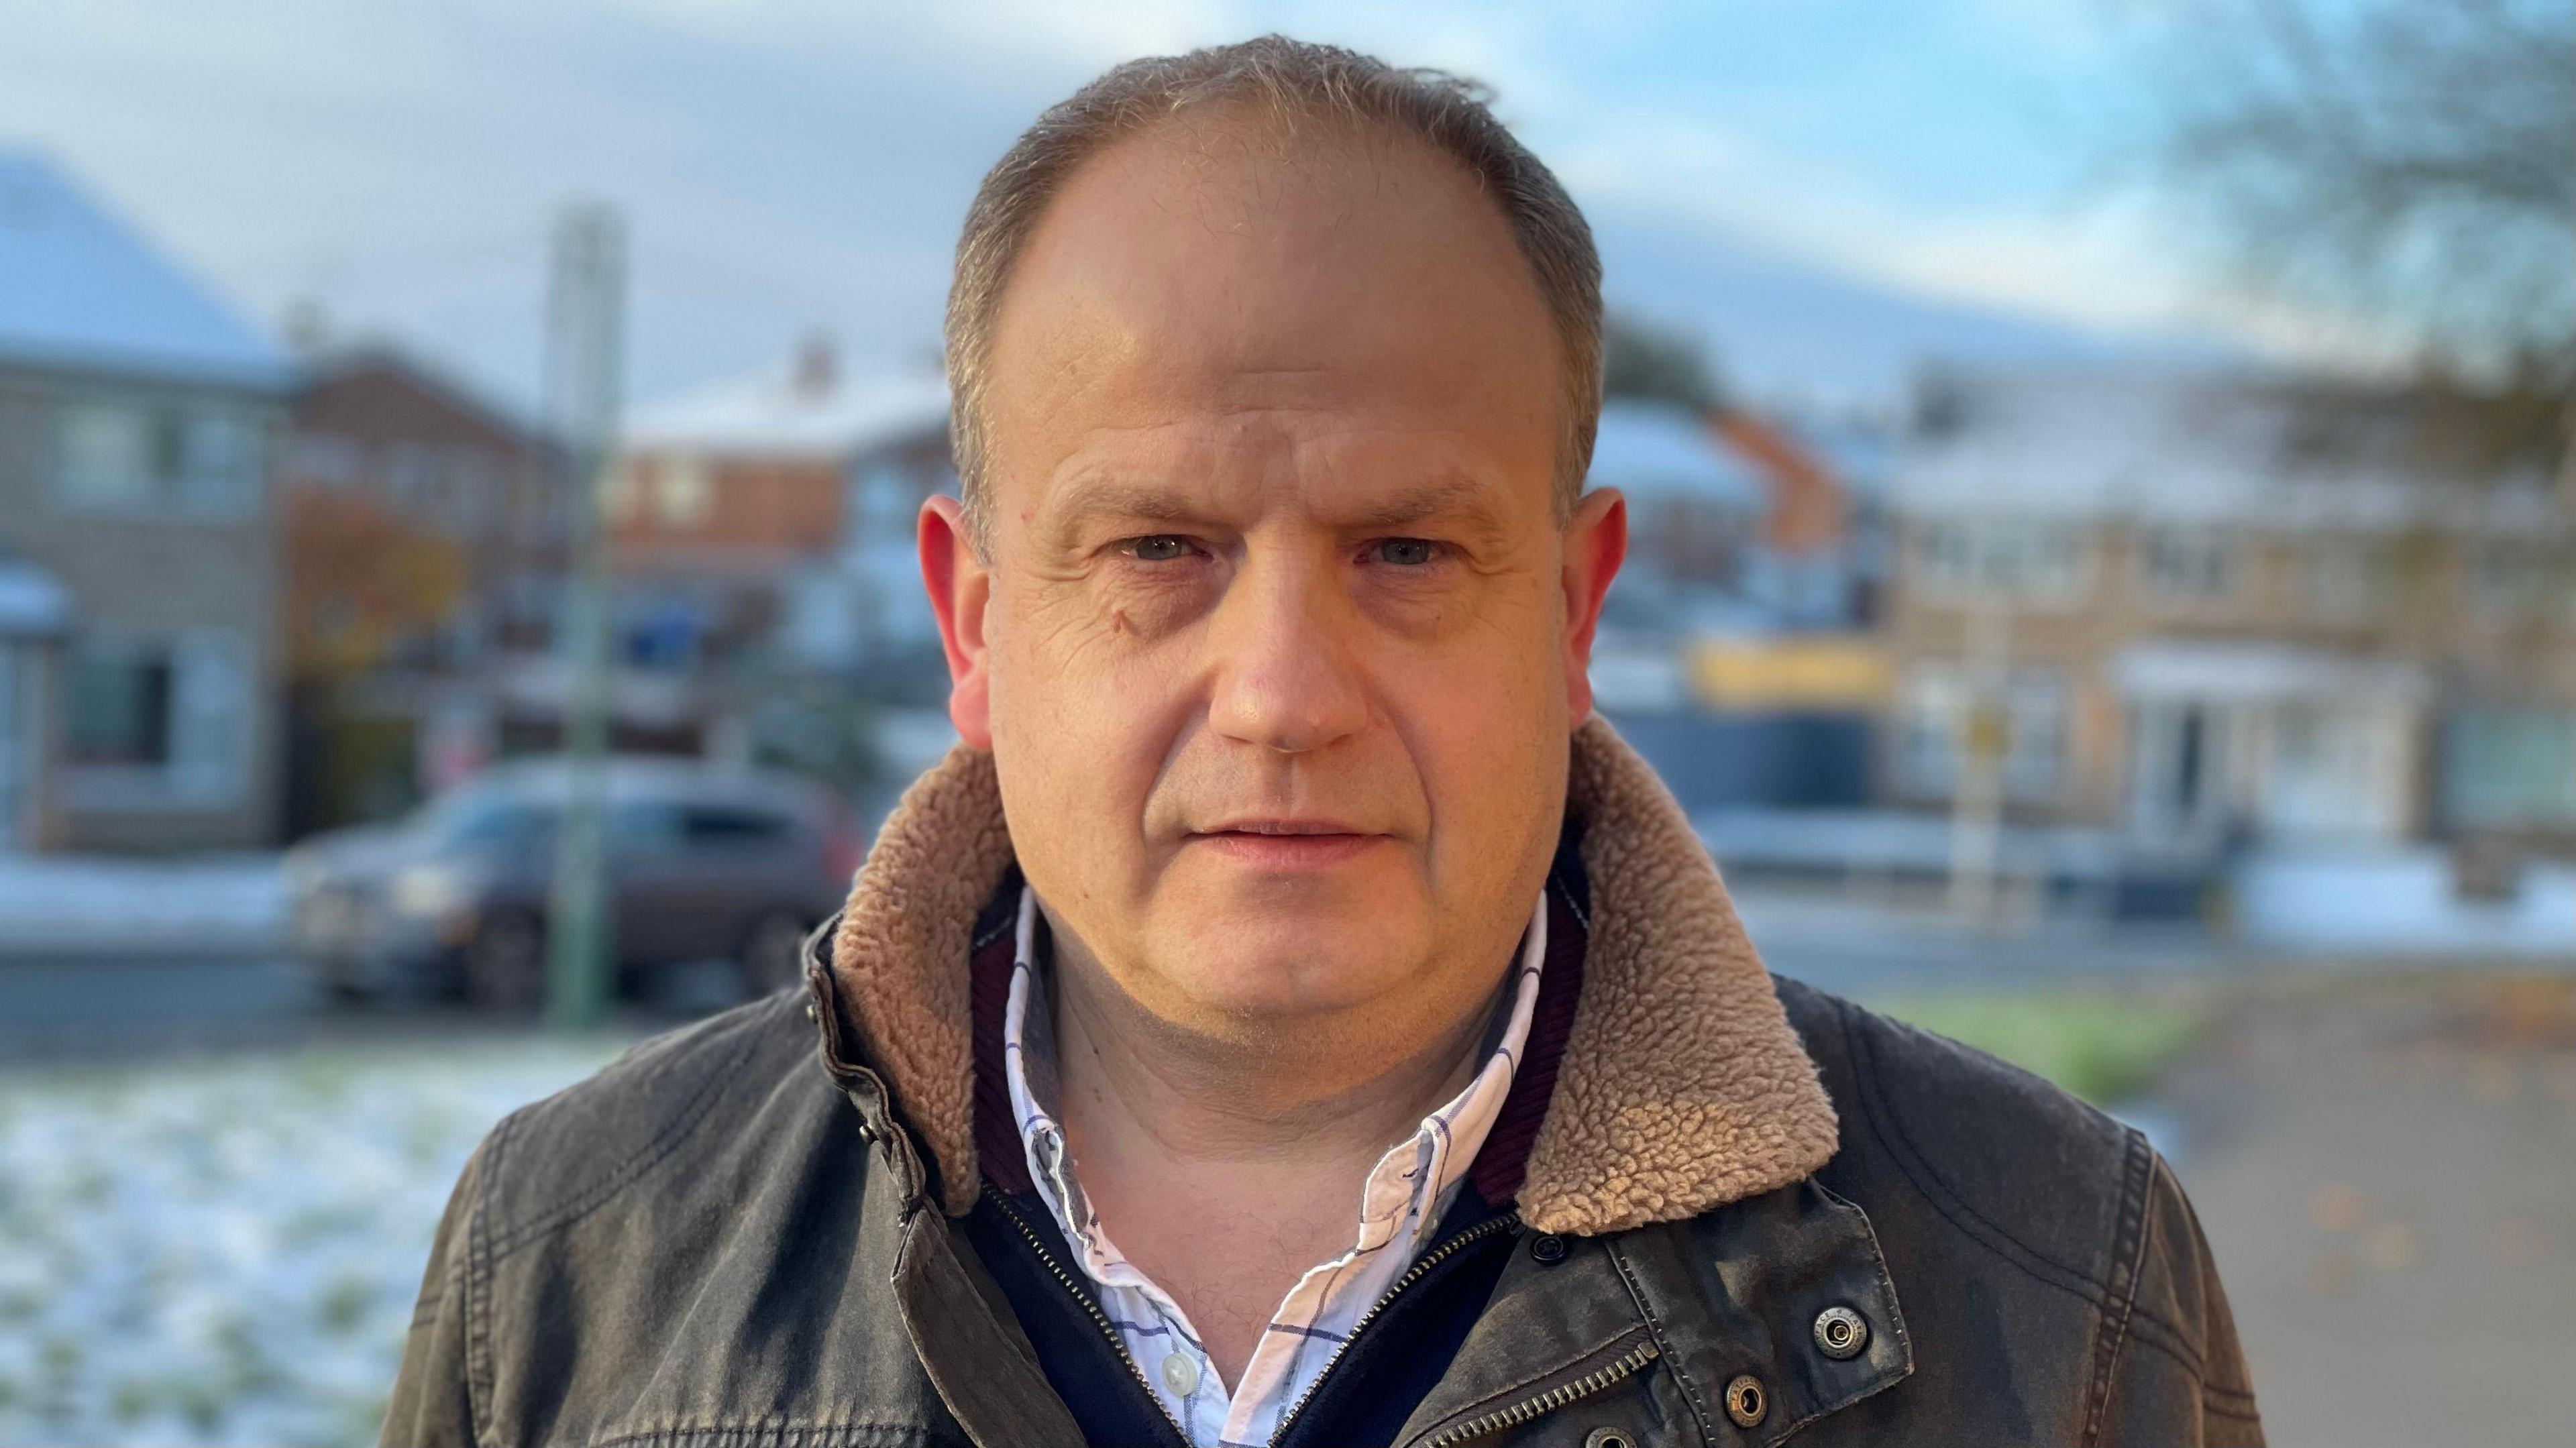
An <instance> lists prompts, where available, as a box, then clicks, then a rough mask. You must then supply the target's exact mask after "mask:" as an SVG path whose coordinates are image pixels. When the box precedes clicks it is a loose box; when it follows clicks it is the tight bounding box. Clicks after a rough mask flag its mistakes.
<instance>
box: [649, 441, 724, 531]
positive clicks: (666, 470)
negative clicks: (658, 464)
mask: <svg viewBox="0 0 2576 1448" xmlns="http://www.w3.org/2000/svg"><path fill="white" fill-rule="evenodd" d="M656 481H658V482H659V483H660V484H661V488H660V490H659V493H658V499H659V502H660V504H661V506H660V509H659V511H660V514H661V521H662V526H663V527H665V528H695V527H698V526H699V525H701V524H703V523H705V522H706V520H707V515H708V514H709V513H712V512H714V511H715V503H716V491H715V480H714V479H713V478H712V477H710V476H709V475H708V472H707V464H706V460H705V459H703V458H695V457H691V456H689V455H688V454H686V453H680V454H675V455H674V456H672V457H669V458H666V459H664V460H663V463H662V468H661V476H660V477H659V478H658V479H657V480H656Z"/></svg>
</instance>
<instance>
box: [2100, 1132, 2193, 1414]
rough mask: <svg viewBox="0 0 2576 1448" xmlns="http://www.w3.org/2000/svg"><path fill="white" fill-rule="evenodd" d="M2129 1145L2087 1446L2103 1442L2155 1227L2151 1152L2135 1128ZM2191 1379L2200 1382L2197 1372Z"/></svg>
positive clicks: (2130, 1134) (2122, 1163)
mask: <svg viewBox="0 0 2576 1448" xmlns="http://www.w3.org/2000/svg"><path fill="white" fill-rule="evenodd" d="M2127 1145H2128V1150H2127V1152H2126V1153H2125V1154H2124V1156H2123V1159H2122V1161H2121V1164H2120V1217H2119V1221H2118V1223H2117V1225H2116V1226H2115V1227H2114V1229H2113V1237H2112V1242H2111V1262H2112V1268H2113V1271H2114V1272H2115V1273H2116V1274H2117V1278H2116V1280H2115V1281H2114V1282H2113V1283H2112V1284H2111V1286H2110V1290H2111V1296H2112V1301H2111V1303H2110V1305H2109V1308H2108V1310H2107V1312H2106V1313H2105V1315H2104V1317H2103V1320H2102V1325H2101V1328H2100V1330H2099V1335H2098V1336H2097V1337H2096V1339H2095V1346H2094V1358H2093V1362H2094V1368H2093V1386H2092V1393H2091V1396H2092V1399H2093V1405H2092V1407H2091V1408H2089V1409H2088V1410H2086V1412H2085V1414H2084V1442H2085V1443H2086V1444H2087V1445H2088V1448H2089V1445H2091V1444H2094V1443H2097V1442H2099V1441H2101V1434H2102V1419H2103V1415H2104V1414H2106V1413H2107V1412H2109V1411H2110V1404H2111V1375H2112V1373H2113V1371H2114V1370H2115V1369H2116V1368H2117V1366H2118V1364H2119V1361H2120V1347H2121V1344H2122V1343H2124V1342H2125V1341H2127V1339H2128V1336H2129V1321H2130V1318H2131V1317H2132V1316H2133V1315H2134V1313H2135V1310H2136V1306H2137V1300H2138V1279H2139V1274H2140V1271H2141V1269H2142V1267H2143V1266H2144V1263H2145V1261H2146V1253H2147V1241H2148V1239H2149V1238H2150V1237H2152V1236H2153V1235H2154V1234H2155V1224H2154V1223H2153V1221H2151V1220H2150V1219H2149V1217H2148V1216H2147V1195H2148V1193H2149V1192H2151V1191H2153V1190H2154V1189H2155V1153H2154V1152H2153V1151H2152V1150H2150V1149H2149V1148H2148V1146H2147V1138H2146V1136H2145V1134H2144V1133H2142V1132H2140V1131H2139V1130H2138V1129H2137V1128H2135V1127H2130V1128H2128V1143H2127ZM2193 1376H2194V1378H2195V1379H2197V1378H2198V1376H2199V1374H2198V1373H2197V1371H2195V1372H2194V1374H2193Z"/></svg>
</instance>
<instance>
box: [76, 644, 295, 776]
mask: <svg viewBox="0 0 2576 1448" xmlns="http://www.w3.org/2000/svg"><path fill="white" fill-rule="evenodd" d="M249 655H250V649H249V646H248V643H247V641H246V640H243V639H241V638H238V637H235V636H232V635H229V634H226V633H223V632H221V631H218V630H194V631H190V632H187V633H182V634H179V635H177V636H174V637H167V638H158V639H152V638H145V639H130V638H127V639H120V638H88V639H82V640H80V641H78V642H77V643H75V644H74V645H73V646H72V648H71V650H70V651H69V653H68V655H67V657H66V658H65V661H64V680H65V684H64V701H63V711H64V714H63V753H64V757H65V763H66V764H68V765H70V766H72V771H71V772H72V776H73V778H74V783H75V786H76V792H77V793H78V796H79V803H81V804H82V805H83V806H85V807H87V806H99V807H113V806H114V805H117V804H120V803H126V802H132V803H135V804H141V805H159V804H166V803H169V802H171V801H173V800H180V801H184V802H188V803H199V804H207V805H219V804H227V803H230V802H231V801H232V800H234V799H235V798H237V797H238V795H239V792H240V789H241V785H242V781H243V777H244V771H245V767H246V765H247V763H248V757H249V750H250V733H249V719H250V710H251V701H252V690H251V670H250V667H249Z"/></svg>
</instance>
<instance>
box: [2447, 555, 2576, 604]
mask: <svg viewBox="0 0 2576 1448" xmlns="http://www.w3.org/2000/svg"><path fill="white" fill-rule="evenodd" d="M2469 606H2470V607H2471V608H2473V609H2475V610H2476V611H2477V612H2478V613H2480V614H2483V615H2485V616H2486V617H2488V618H2491V619H2503V620H2519V619H2534V618H2541V617H2546V616H2548V615H2549V614H2551V613H2552V612H2555V613H2557V615H2558V616H2559V617H2562V618H2569V619H2576V560H2571V559H2569V558H2568V557H2567V556H2566V554H2565V553H2564V552H2562V551H2560V550H2556V549H2551V548H2543V547H2538V546H2534V545H2532V544H2527V543H2490V544H2488V545H2486V546H2484V547H2482V548H2479V549H2476V550H2475V551H2474V552H2472V553H2471V555H2470V558H2469Z"/></svg>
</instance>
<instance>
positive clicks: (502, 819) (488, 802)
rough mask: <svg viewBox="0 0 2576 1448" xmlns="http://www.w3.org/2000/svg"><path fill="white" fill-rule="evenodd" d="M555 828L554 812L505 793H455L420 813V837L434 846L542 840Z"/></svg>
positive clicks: (485, 845) (492, 846)
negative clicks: (422, 814)
mask: <svg viewBox="0 0 2576 1448" xmlns="http://www.w3.org/2000/svg"><path fill="white" fill-rule="evenodd" d="M553 828H554V812H553V811H552V810H550V809H547V808H544V807H542V806H538V805H534V804H530V803H529V802H527V801H526V800H521V799H512V798H510V797H508V796H506V795H496V794H490V793H476V794H465V795H458V796H455V797H453V798H451V799H447V800H444V801H441V802H440V803H438V804H435V805H432V806H431V807H430V809H429V811H428V813H427V814H425V815H424V816H422V818H421V823H420V831H421V837H422V839H423V840H424V841H425V842H426V843H427V844H428V845H429V846H430V848H432V849H436V850H475V849H505V848H509V847H512V846H518V845H532V844H536V843H539V842H541V841H542V840H543V839H545V838H546V836H547V834H548V833H549V832H550V831H551V830H553Z"/></svg>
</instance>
